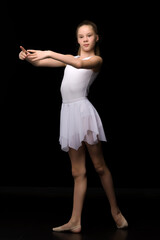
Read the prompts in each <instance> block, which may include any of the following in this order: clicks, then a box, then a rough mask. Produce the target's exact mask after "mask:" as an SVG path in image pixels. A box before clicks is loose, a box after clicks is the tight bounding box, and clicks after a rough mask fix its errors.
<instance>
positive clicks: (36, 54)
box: [28, 50, 102, 70]
mask: <svg viewBox="0 0 160 240" xmlns="http://www.w3.org/2000/svg"><path fill="white" fill-rule="evenodd" d="M28 52H30V53H31V54H30V55H29V56H28V58H30V59H32V61H38V60H41V59H44V58H52V59H55V60H58V61H60V62H62V63H64V64H68V65H71V66H73V67H75V68H86V69H94V70H96V69H98V68H99V67H100V66H101V64H102V58H101V57H99V56H93V57H92V58H90V59H88V60H87V61H85V60H82V59H80V58H75V57H74V56H73V55H65V54H61V53H56V52H53V51H39V50H28Z"/></svg>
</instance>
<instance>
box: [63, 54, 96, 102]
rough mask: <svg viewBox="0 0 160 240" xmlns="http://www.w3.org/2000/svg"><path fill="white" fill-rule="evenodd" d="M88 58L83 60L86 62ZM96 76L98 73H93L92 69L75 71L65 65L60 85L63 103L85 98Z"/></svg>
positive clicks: (73, 68) (75, 69)
mask: <svg viewBox="0 0 160 240" xmlns="http://www.w3.org/2000/svg"><path fill="white" fill-rule="evenodd" d="M77 57H78V56H77ZM89 58H91V57H88V58H84V59H83V60H88V59H89ZM97 75H98V72H94V71H93V70H92V69H77V68H75V67H72V66H71V65H67V66H66V68H65V70H64V76H63V80H62V84H61V95H62V100H63V103H66V102H74V101H76V100H79V99H82V98H84V97H87V95H88V92H89V87H90V86H91V84H92V83H93V81H94V80H95V78H96V77H97Z"/></svg>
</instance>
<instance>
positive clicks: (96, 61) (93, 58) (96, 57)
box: [91, 55, 103, 72]
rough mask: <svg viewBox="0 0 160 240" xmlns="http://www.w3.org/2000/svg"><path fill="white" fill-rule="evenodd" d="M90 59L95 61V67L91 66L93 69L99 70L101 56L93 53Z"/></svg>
mask: <svg viewBox="0 0 160 240" xmlns="http://www.w3.org/2000/svg"><path fill="white" fill-rule="evenodd" d="M91 59H92V61H94V62H95V67H94V68H93V71H94V72H99V71H100V69H101V66H102V63H103V59H102V57H100V56H97V55H95V56H93V57H92V58H91Z"/></svg>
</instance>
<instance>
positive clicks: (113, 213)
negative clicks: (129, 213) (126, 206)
mask: <svg viewBox="0 0 160 240" xmlns="http://www.w3.org/2000/svg"><path fill="white" fill-rule="evenodd" d="M111 213H112V216H113V217H116V216H118V215H119V214H120V213H121V211H120V209H119V208H118V207H116V208H112V209H111Z"/></svg>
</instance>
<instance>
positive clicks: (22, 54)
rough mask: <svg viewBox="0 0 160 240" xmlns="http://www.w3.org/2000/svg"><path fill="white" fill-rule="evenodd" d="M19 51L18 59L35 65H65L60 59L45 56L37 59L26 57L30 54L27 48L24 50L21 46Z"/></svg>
mask: <svg viewBox="0 0 160 240" xmlns="http://www.w3.org/2000/svg"><path fill="white" fill-rule="evenodd" d="M20 48H21V50H22V51H21V52H20V53H19V59H20V60H26V61H27V62H29V63H31V64H32V65H33V66H35V67H65V66H66V65H65V64H64V63H62V62H60V61H57V60H55V59H53V58H45V59H41V60H38V61H33V60H32V59H30V58H28V56H29V55H30V54H31V53H30V52H28V51H27V50H25V49H24V48H23V47H22V46H20Z"/></svg>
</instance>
